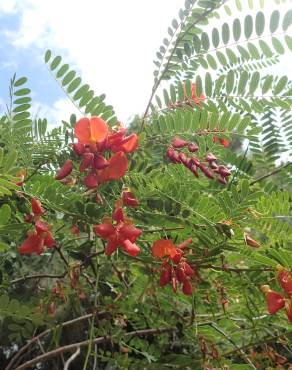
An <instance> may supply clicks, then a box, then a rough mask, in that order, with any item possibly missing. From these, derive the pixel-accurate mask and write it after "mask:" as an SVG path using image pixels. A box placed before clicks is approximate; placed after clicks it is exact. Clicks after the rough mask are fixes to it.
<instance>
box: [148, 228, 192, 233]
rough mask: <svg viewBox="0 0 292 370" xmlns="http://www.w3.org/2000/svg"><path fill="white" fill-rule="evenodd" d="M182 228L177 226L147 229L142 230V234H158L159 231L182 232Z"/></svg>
mask: <svg viewBox="0 0 292 370" xmlns="http://www.w3.org/2000/svg"><path fill="white" fill-rule="evenodd" d="M184 228H185V227H184V226H178V227H161V228H160V229H148V230H143V233H158V232H160V231H175V230H183V229H184Z"/></svg>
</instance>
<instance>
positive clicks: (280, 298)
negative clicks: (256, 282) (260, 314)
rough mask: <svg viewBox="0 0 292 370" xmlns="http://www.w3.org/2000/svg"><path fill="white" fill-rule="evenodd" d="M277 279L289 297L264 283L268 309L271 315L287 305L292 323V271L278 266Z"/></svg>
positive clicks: (286, 310)
mask: <svg viewBox="0 0 292 370" xmlns="http://www.w3.org/2000/svg"><path fill="white" fill-rule="evenodd" d="M277 270H278V274H277V279H278V282H279V284H280V285H281V287H282V289H283V290H284V292H285V293H286V295H287V296H288V297H285V295H283V294H281V293H278V292H276V291H274V290H272V289H270V287H269V285H262V286H261V290H262V291H263V293H264V294H265V296H266V301H267V307H268V311H269V313H270V314H271V315H273V314H275V313H277V312H278V311H279V310H280V309H282V308H284V307H285V312H286V315H287V317H288V320H289V321H290V322H291V323H292V272H291V271H288V270H286V269H285V268H284V267H282V266H278V267H277Z"/></svg>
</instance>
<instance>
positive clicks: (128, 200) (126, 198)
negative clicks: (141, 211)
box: [122, 190, 139, 207]
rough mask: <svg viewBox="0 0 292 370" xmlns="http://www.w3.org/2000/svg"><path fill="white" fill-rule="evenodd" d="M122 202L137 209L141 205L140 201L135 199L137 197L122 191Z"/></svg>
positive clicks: (129, 192)
mask: <svg viewBox="0 0 292 370" xmlns="http://www.w3.org/2000/svg"><path fill="white" fill-rule="evenodd" d="M122 202H123V205H124V206H126V207H137V206H138V205H139V201H138V200H137V199H136V198H135V195H134V194H133V193H132V192H131V191H128V190H123V191H122Z"/></svg>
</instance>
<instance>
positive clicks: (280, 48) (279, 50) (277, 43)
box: [272, 37, 285, 54]
mask: <svg viewBox="0 0 292 370" xmlns="http://www.w3.org/2000/svg"><path fill="white" fill-rule="evenodd" d="M272 44H273V46H274V48H275V50H276V52H277V53H279V54H284V52H285V49H284V47H283V45H282V43H281V42H280V41H279V40H278V39H277V38H276V37H272Z"/></svg>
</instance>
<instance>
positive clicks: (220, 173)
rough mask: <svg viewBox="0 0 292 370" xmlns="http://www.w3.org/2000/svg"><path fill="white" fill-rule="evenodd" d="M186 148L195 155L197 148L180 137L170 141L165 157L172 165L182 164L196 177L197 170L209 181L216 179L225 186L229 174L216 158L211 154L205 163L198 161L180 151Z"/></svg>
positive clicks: (197, 174)
mask: <svg viewBox="0 0 292 370" xmlns="http://www.w3.org/2000/svg"><path fill="white" fill-rule="evenodd" d="M183 148H187V149H188V152H189V153H195V152H197V151H198V150H199V147H198V145H197V144H195V143H190V142H189V141H186V140H183V139H181V138H180V137H175V138H174V139H173V140H172V143H171V146H170V147H168V148H167V151H166V156H167V157H168V158H169V160H170V161H171V162H172V163H175V164H177V163H180V164H183V165H184V166H185V167H186V168H188V169H189V170H190V171H191V172H192V173H193V174H194V175H195V176H196V177H199V172H198V171H199V170H201V171H202V172H203V174H204V175H205V176H206V177H208V178H209V179H214V178H217V181H218V182H220V183H221V184H227V179H228V176H230V175H231V172H230V171H229V170H228V168H227V167H225V166H223V165H218V164H217V158H216V157H215V156H214V154H212V153H208V154H207V155H206V157H205V162H202V161H200V160H199V158H198V157H196V156H195V155H192V156H191V157H188V155H187V154H186V153H185V152H183V151H182V150H181V149H183Z"/></svg>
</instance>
